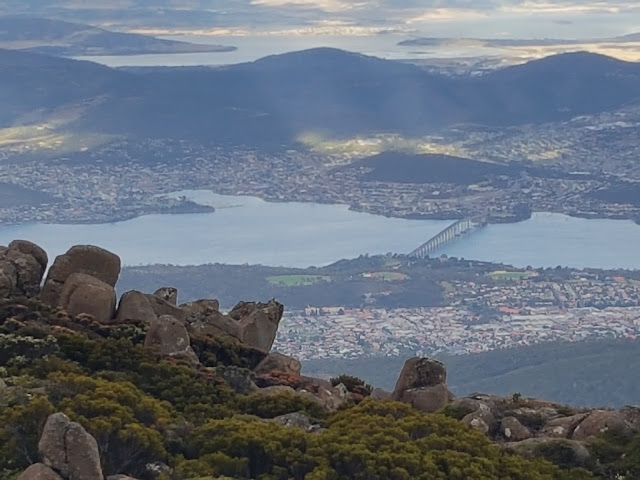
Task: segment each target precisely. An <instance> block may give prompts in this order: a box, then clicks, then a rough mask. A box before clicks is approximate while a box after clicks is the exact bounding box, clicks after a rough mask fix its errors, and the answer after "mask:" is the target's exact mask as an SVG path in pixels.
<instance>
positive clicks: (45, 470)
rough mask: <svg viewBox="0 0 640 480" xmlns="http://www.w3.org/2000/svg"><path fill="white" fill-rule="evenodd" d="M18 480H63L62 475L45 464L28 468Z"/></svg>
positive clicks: (37, 464)
mask: <svg viewBox="0 0 640 480" xmlns="http://www.w3.org/2000/svg"><path fill="white" fill-rule="evenodd" d="M18 480H63V479H62V477H61V476H60V475H58V474H57V473H56V472H54V471H53V470H51V469H50V468H49V467H47V466H46V465H44V464H43V463H36V464H34V465H31V466H30V467H29V468H27V469H26V470H25V471H24V472H23V473H22V475H20V476H19V477H18Z"/></svg>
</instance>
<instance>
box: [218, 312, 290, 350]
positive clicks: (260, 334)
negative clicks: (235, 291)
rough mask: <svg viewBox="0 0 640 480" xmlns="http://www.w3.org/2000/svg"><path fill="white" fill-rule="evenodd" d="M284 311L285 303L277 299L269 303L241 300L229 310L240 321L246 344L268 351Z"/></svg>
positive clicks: (232, 316)
mask: <svg viewBox="0 0 640 480" xmlns="http://www.w3.org/2000/svg"><path fill="white" fill-rule="evenodd" d="M283 313H284V307H283V305H282V304H281V303H278V302H276V301H275V300H270V301H269V302H268V303H253V302H251V303H246V302H240V303H239V304H238V305H236V306H235V307H234V308H233V310H231V311H230V312H229V317H231V318H233V319H235V320H237V321H238V322H239V324H240V331H241V338H242V342H243V343H244V344H245V345H248V346H251V347H254V348H259V349H260V350H264V351H265V352H268V351H269V350H271V347H272V346H273V342H274V340H275V339H276V333H277V332H278V325H279V324H280V320H281V319H282V314H283Z"/></svg>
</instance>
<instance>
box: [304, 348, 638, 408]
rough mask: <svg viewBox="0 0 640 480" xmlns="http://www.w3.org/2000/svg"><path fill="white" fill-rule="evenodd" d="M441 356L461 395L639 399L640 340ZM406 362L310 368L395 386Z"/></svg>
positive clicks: (598, 401) (607, 401)
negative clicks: (633, 377)
mask: <svg viewBox="0 0 640 480" xmlns="http://www.w3.org/2000/svg"><path fill="white" fill-rule="evenodd" d="M407 355H410V354H407ZM441 359H442V360H443V361H444V362H445V363H446V364H447V369H448V374H449V377H448V378H449V386H450V388H451V389H452V390H453V392H454V393H456V394H457V395H468V394H470V393H472V392H482V391H491V392H494V393H496V394H499V395H511V394H513V393H515V392H519V393H521V394H523V395H529V396H534V397H537V398H545V399H548V400H553V401H556V402H561V403H566V404H569V405H575V406H585V405H602V406H609V407H620V406H623V405H629V404H631V405H633V404H637V403H638V398H640V390H639V389H638V386H637V385H636V384H635V383H634V382H630V381H629V372H630V371H635V369H636V368H640V349H639V348H638V342H637V341H630V340H609V341H592V342H580V343H550V344H541V345H534V346H531V347H523V348H516V349H507V350H495V351H492V352H487V353H479V354H474V355H461V356H448V357H442V358H441ZM403 362H404V357H396V358H369V359H358V360H344V361H343V360H311V361H307V362H305V364H304V370H305V372H308V373H309V374H315V375H318V374H322V373H325V372H330V371H344V372H345V373H349V374H351V375H356V376H359V377H361V378H363V379H365V380H366V381H368V382H371V383H373V384H375V385H380V386H382V387H384V388H392V387H393V384H394V382H395V379H396V377H397V375H398V372H399V371H400V369H401V368H402V364H403ZM622 365H624V368H621V366H622Z"/></svg>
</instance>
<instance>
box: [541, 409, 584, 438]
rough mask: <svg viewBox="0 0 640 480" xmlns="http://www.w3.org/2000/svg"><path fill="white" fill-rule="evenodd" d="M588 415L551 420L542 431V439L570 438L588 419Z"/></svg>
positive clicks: (580, 414) (581, 414) (579, 414)
mask: <svg viewBox="0 0 640 480" xmlns="http://www.w3.org/2000/svg"><path fill="white" fill-rule="evenodd" d="M587 415H588V414H586V413H578V414H576V415H571V416H569V417H560V418H554V419H551V420H549V421H548V422H547V423H545V424H544V426H543V427H542V429H541V430H540V436H541V437H549V438H570V437H571V435H572V434H573V431H574V430H575V428H576V427H577V426H578V425H580V423H581V422H582V421H583V420H584V419H585V418H587Z"/></svg>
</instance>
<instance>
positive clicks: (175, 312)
mask: <svg viewBox="0 0 640 480" xmlns="http://www.w3.org/2000/svg"><path fill="white" fill-rule="evenodd" d="M145 295H146V297H147V299H148V300H149V303H150V304H151V308H152V309H153V311H154V312H155V314H156V315H157V316H158V317H161V316H162V315H171V316H172V317H173V318H175V319H176V320H178V321H179V322H180V323H182V324H183V325H185V324H186V322H187V314H186V312H185V311H184V310H183V309H181V308H180V307H176V306H175V305H171V304H170V303H169V302H167V301H166V300H163V299H162V298H160V297H156V296H155V295H151V294H145Z"/></svg>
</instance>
